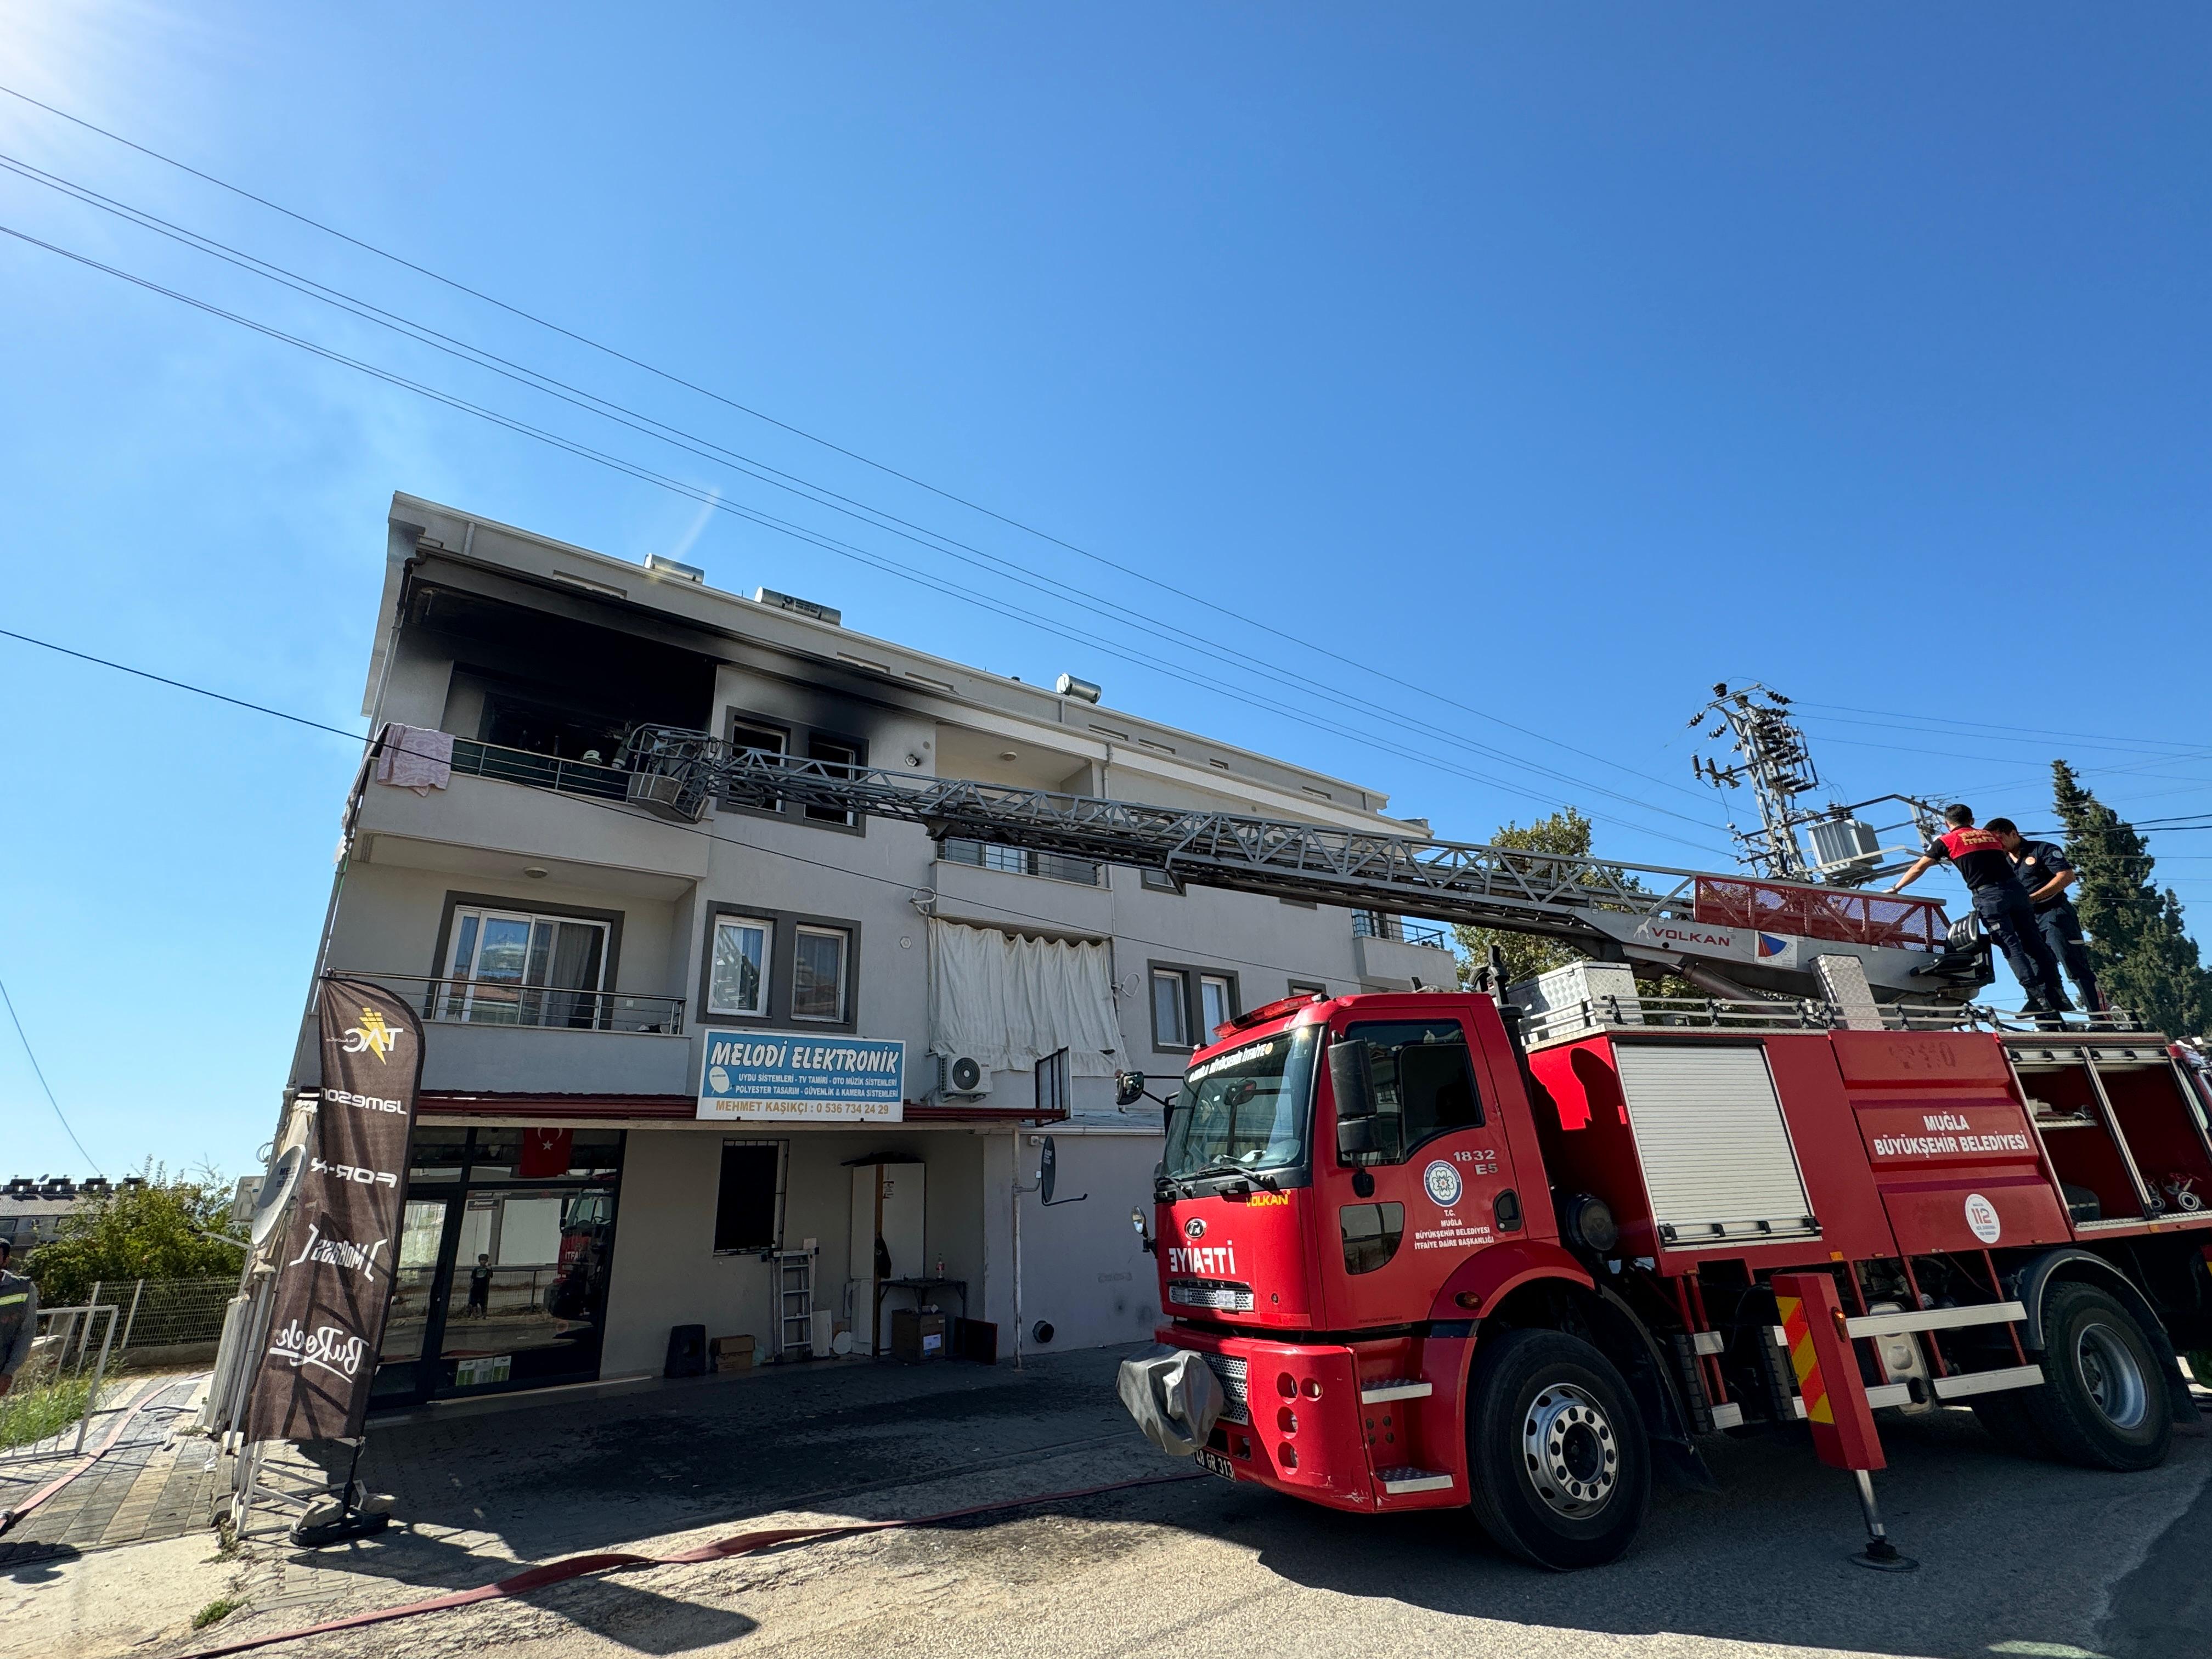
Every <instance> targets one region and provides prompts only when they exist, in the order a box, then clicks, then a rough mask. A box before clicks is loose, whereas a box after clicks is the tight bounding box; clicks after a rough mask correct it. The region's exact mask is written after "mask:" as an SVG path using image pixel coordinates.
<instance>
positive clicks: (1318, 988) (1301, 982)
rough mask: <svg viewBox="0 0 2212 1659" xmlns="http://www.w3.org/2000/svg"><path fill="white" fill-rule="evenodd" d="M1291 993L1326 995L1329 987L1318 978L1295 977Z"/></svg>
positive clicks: (1301, 995)
mask: <svg viewBox="0 0 2212 1659" xmlns="http://www.w3.org/2000/svg"><path fill="white" fill-rule="evenodd" d="M1290 994H1291V995H1292V996H1294V997H1308V996H1311V997H1325V996H1327V995H1328V986H1326V985H1324V984H1322V982H1321V981H1319V980H1317V979H1294V980H1292V981H1291V987H1290Z"/></svg>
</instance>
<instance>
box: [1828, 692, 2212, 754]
mask: <svg viewBox="0 0 2212 1659" xmlns="http://www.w3.org/2000/svg"><path fill="white" fill-rule="evenodd" d="M1796 706H1797V707H1798V708H1825V709H1828V710H1831V711H1832V712H1839V713H1843V714H1873V715H1878V716H1880V717H1881V718H1882V719H1885V720H1921V721H1925V722H1926V723H1928V724H1929V726H1947V727H1954V728H1959V729H1961V730H1965V729H1973V730H1979V731H1984V732H2019V733H2021V735H2023V736H2025V737H2031V738H2068V739H2073V740H2077V741H2082V742H2088V743H2112V744H2154V745H2156V744H2163V746H2166V747H2168V748H2176V749H2193V748H2195V747H2196V746H2197V745H2195V744H2188V743H2184V742H2181V741H2179V739H2174V740H2166V739H2160V738H2118V737H2114V736H2112V734H2111V733H2109V732H2059V731H2053V730H2051V729H2049V728H2046V727H2044V726H2002V725H1998V724H1996V723H1995V722H1992V721H1989V720H1958V719H1955V718H1954V717H1953V716H1951V715H1948V714H1916V713H1913V712H1911V711H1910V710H1904V709H1893V708H1857V707H1855V706H1854V705H1852V704H1850V703H1841V702H1810V701H1808V700H1806V699H1804V698H1799V699H1797V700H1796Z"/></svg>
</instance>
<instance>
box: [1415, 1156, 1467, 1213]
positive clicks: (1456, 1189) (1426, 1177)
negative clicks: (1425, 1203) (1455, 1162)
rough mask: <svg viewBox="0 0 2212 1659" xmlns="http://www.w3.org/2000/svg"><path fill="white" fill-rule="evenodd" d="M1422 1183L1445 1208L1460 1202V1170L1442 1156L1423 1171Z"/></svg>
mask: <svg viewBox="0 0 2212 1659" xmlns="http://www.w3.org/2000/svg"><path fill="white" fill-rule="evenodd" d="M1421 1185H1422V1186H1424V1187H1425V1188H1428V1190H1429V1196H1430V1197H1431V1198H1432V1199H1434V1200H1436V1201H1437V1204H1438V1205H1439V1206H1442V1207H1443V1208H1444V1209H1447V1210H1449V1208H1451V1206H1453V1205H1455V1204H1456V1203H1458V1202H1459V1194H1460V1182H1459V1171H1458V1170H1455V1169H1454V1168H1452V1166H1451V1165H1450V1164H1447V1163H1445V1162H1444V1161H1443V1159H1442V1158H1438V1159H1437V1161H1436V1162H1435V1163H1433V1164H1430V1165H1429V1167H1428V1168H1427V1169H1425V1170H1422V1171H1421Z"/></svg>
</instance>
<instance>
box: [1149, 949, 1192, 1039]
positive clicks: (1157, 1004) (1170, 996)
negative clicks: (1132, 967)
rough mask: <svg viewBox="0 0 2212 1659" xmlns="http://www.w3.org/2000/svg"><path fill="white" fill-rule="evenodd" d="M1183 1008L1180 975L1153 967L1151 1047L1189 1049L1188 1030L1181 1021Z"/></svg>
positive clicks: (1182, 1020) (1186, 1025)
mask: <svg viewBox="0 0 2212 1659" xmlns="http://www.w3.org/2000/svg"><path fill="white" fill-rule="evenodd" d="M1182 1005H1183V980H1182V975H1181V974H1179V973H1174V972H1170V970H1168V969H1164V968H1155V969H1153V970H1152V1047H1154V1048H1189V1047H1190V1027H1189V1026H1188V1024H1186V1023H1185V1021H1184V1018H1183V1006H1182Z"/></svg>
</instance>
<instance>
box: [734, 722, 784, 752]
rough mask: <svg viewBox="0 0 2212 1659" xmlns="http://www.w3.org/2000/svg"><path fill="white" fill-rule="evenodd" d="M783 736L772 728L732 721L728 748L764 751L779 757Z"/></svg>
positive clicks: (753, 723)
mask: <svg viewBox="0 0 2212 1659" xmlns="http://www.w3.org/2000/svg"><path fill="white" fill-rule="evenodd" d="M784 735H785V734H784V733H783V732H781V731H779V730H777V729H776V728H775V726H762V725H758V724H757V723H756V722H754V721H752V720H732V721H731V722H730V747H731V748H732V749H765V750H768V751H769V753H770V754H771V755H781V753H783V743H784Z"/></svg>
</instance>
